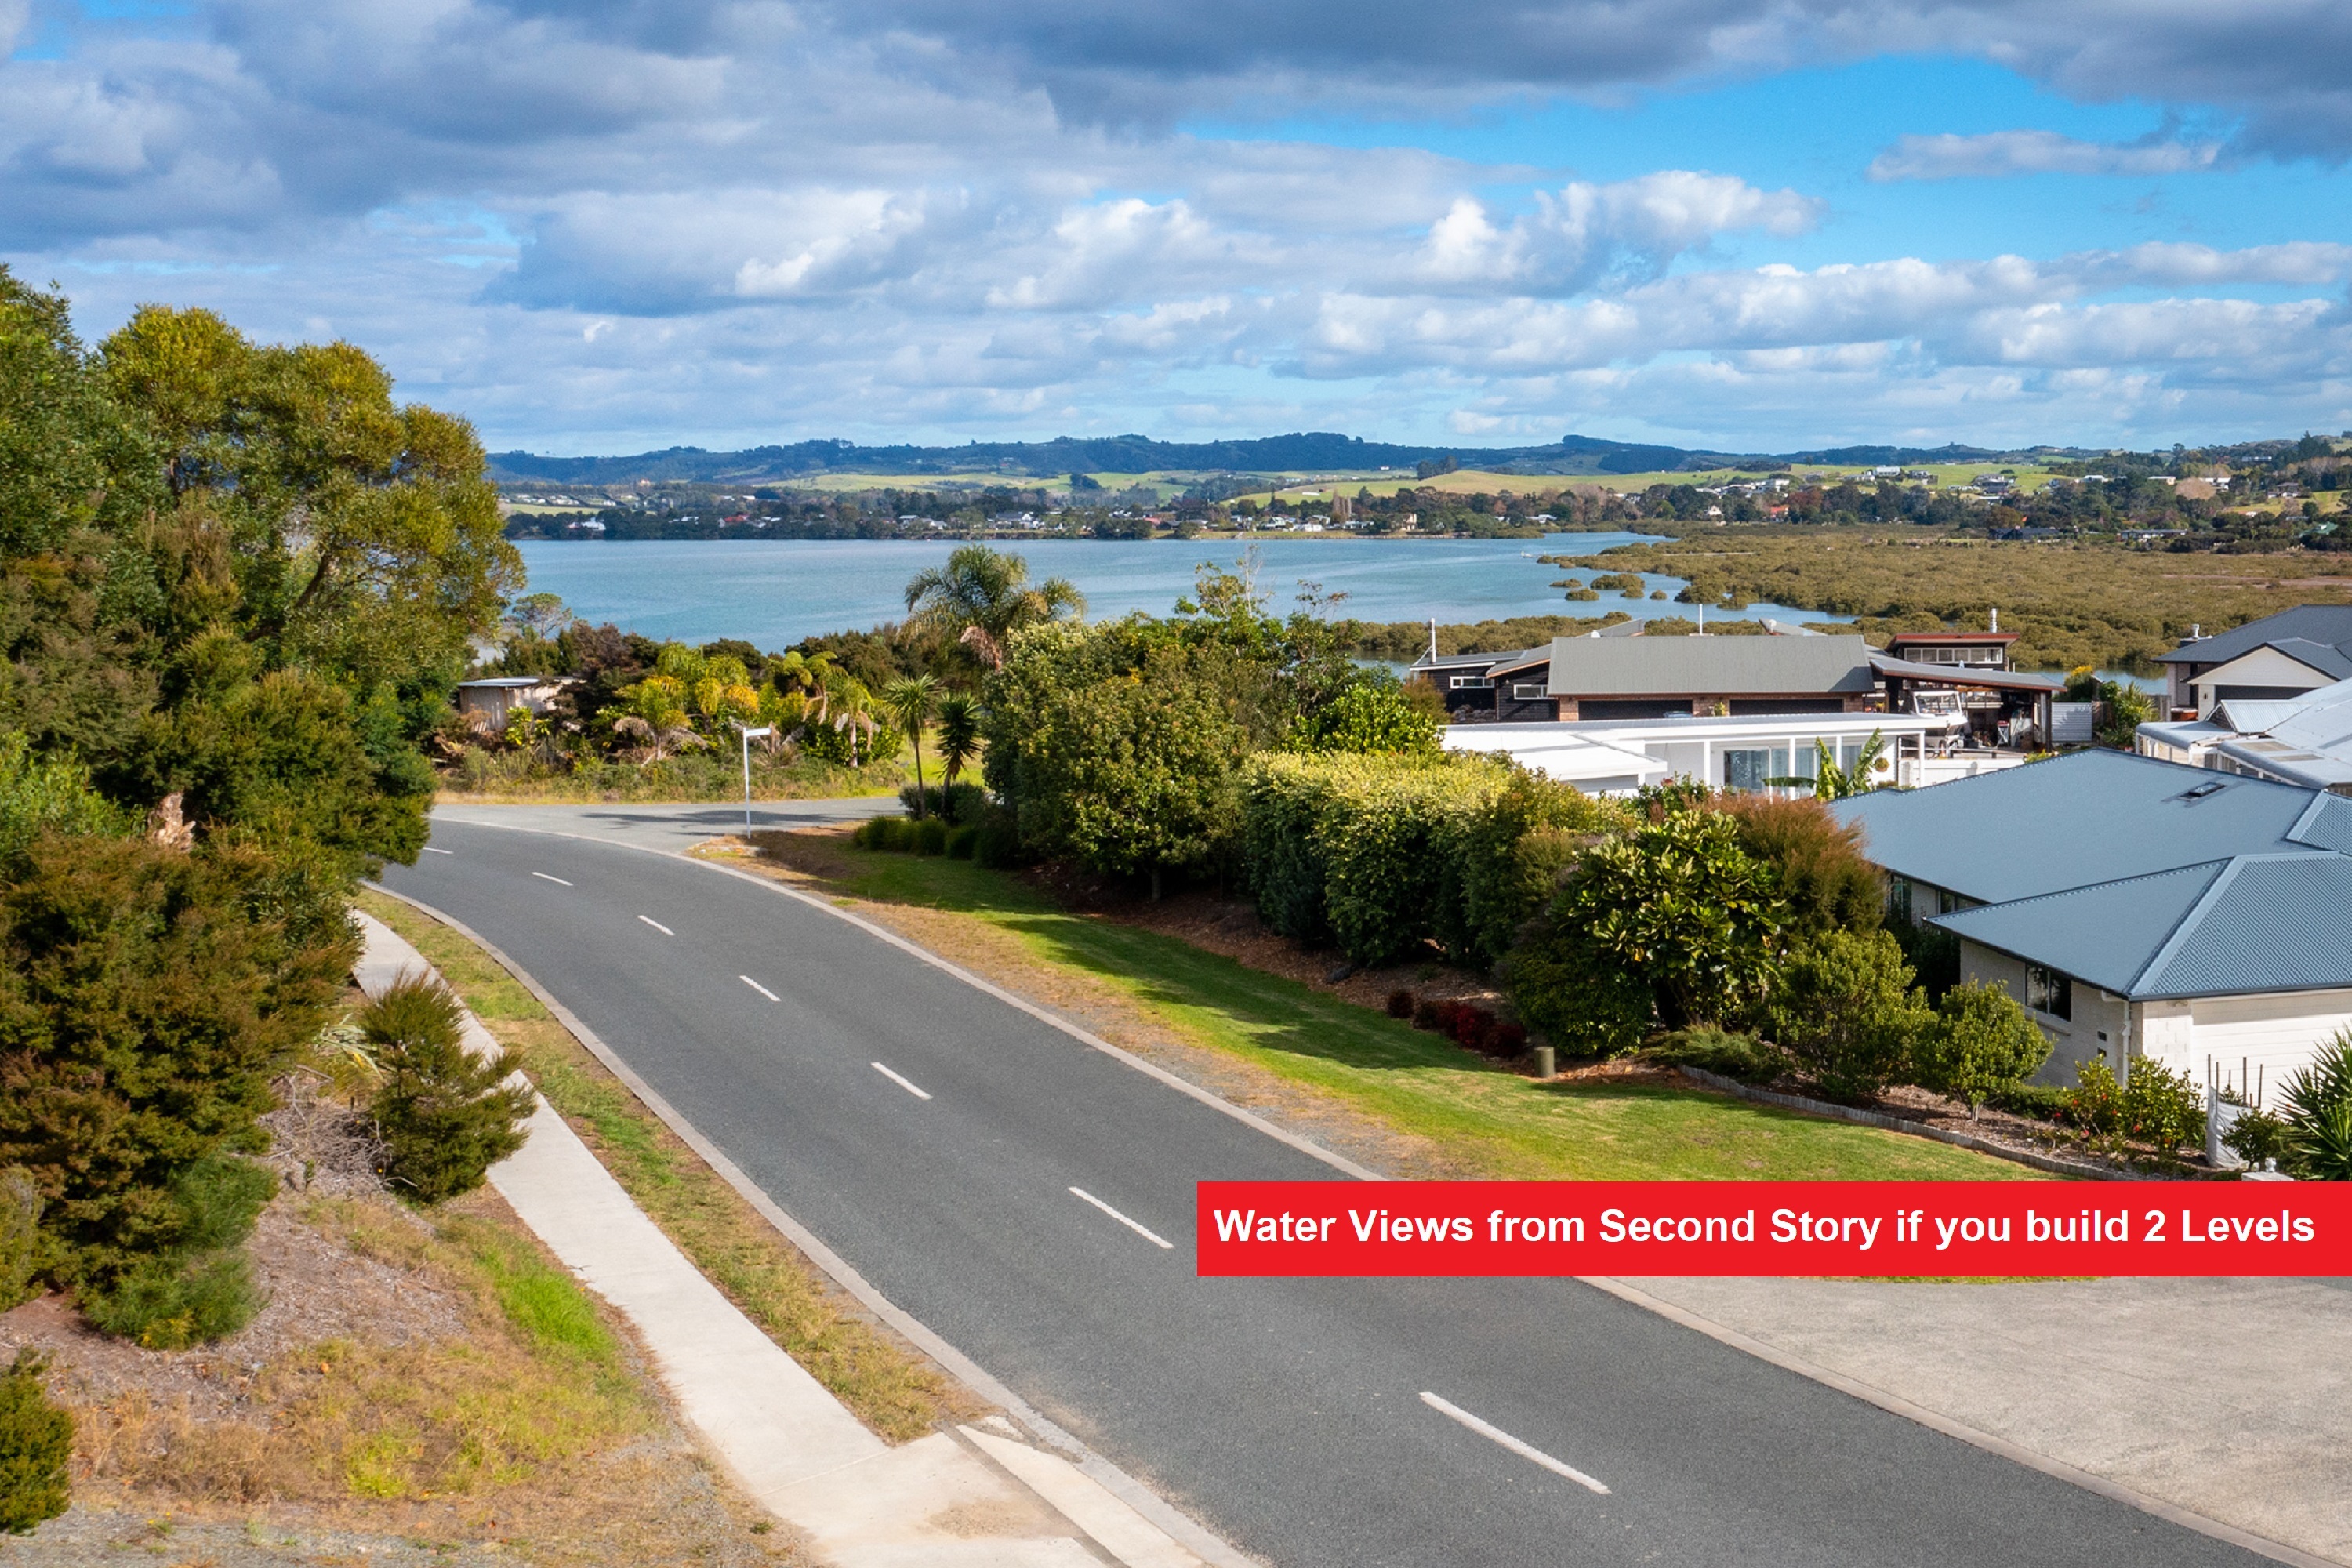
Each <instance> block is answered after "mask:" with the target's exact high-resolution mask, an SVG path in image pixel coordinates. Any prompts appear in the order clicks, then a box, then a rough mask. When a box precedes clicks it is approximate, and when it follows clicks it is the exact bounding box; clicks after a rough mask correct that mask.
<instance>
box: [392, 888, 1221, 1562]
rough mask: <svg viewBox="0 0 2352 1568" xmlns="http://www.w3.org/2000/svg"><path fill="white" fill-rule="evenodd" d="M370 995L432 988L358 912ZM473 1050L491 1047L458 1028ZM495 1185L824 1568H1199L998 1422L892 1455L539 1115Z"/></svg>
mask: <svg viewBox="0 0 2352 1568" xmlns="http://www.w3.org/2000/svg"><path fill="white" fill-rule="evenodd" d="M354 915H355V918H356V919H357V920H358V921H359V922H360V925H361V927H362V931H364V932H365V935H366V949H365V952H364V955H363V956H362V959H361V961H360V963H359V964H358V966H357V967H356V968H355V969H354V971H353V978H354V979H355V980H356V981H357V982H358V983H359V985H360V988H361V989H362V990H363V991H365V992H367V993H368V994H370V995H374V994H378V993H380V992H381V991H383V989H384V988H385V987H386V986H388V985H390V984H393V983H394V981H396V980H397V979H399V977H400V976H401V975H403V974H404V973H432V967H431V965H429V964H427V963H425V959H424V957H423V955H421V954H420V953H418V952H417V951H416V949H415V948H414V947H412V946H411V945H409V943H408V942H406V941H404V939H403V938H401V937H400V936H399V935H398V934H397V933H395V932H394V931H392V930H391V929H390V928H389V927H387V926H385V925H383V923H382V922H380V921H375V920H373V919H372V918H370V917H369V916H367V915H365V914H361V913H357V911H354ZM465 1028H466V1043H467V1047H469V1048H470V1049H473V1050H476V1051H478V1052H488V1051H495V1050H497V1049H498V1042H497V1041H496V1040H495V1039H494V1038H493V1037H491V1036H490V1034H489V1031H488V1030H487V1029H485V1028H483V1026H481V1024H480V1023H479V1022H478V1020H477V1019H476V1018H475V1017H474V1016H473V1015H472V1014H471V1013H470V1012H469V1013H467V1015H466V1017H465ZM529 1125H530V1141H529V1142H526V1143H525V1144H524V1145H523V1147H522V1148H521V1150H520V1152H517V1153H516V1154H515V1155H514V1156H513V1157H512V1158H510V1159H508V1160H505V1161H503V1162H501V1163H499V1164H498V1165H496V1166H494V1167H492V1168H491V1171H490V1176H489V1179H490V1184H491V1185H492V1186H494V1187H496V1188H497V1189H498V1191H499V1194H500V1195H501V1196H502V1197H504V1198H505V1199H506V1200H507V1203H508V1204H509V1206H511V1207H512V1208H513V1209H514V1211H515V1213H516V1215H519V1216H520V1218H521V1220H522V1222H523V1223H524V1224H525V1225H527V1226H530V1229H531V1230H532V1232H533V1233H534V1234H535V1235H537V1236H538V1237H540V1239H541V1241H543V1242H545V1243H546V1244H547V1247H548V1249H549V1250H550V1251H551V1252H553V1253H554V1254H555V1256H556V1257H557V1258H560V1259H562V1262H563V1263H564V1264H565V1265H566V1266H567V1267H568V1268H571V1269H572V1271H573V1272H574V1273H575V1274H577V1275H578V1276H579V1277H580V1279H581V1280H582V1281H583V1283H585V1284H586V1285H587V1286H588V1287H589V1288H590V1289H593V1290H594V1291H595V1292H596V1293H597V1294H598V1295H600V1296H603V1297H604V1299H605V1300H607V1301H609V1302H611V1303H612V1304H613V1306H614V1309H615V1310H618V1311H619V1312H621V1313H622V1314H623V1315H624V1316H625V1317H626V1318H627V1319H628V1320H629V1321H630V1323H631V1325H632V1326H633V1327H634V1328H635V1331H636V1333H637V1337H638V1340H639V1342H641V1343H643V1344H644V1345H645V1347H646V1351H647V1352H649V1353H650V1354H651V1355H652V1357H653V1360H654V1363H655V1366H656V1369H657V1371H658V1373H659V1374H660V1376H661V1379H662V1382H663V1384H665V1385H666V1386H667V1388H668V1389H669V1391H670V1393H671V1394H672V1396H673V1397H675V1398H676V1399H677V1404H678V1407H679V1409H680V1411H681V1412H682V1413H683V1414H684V1415H685V1416H686V1419H687V1420H688V1422H690V1423H691V1424H692V1425H693V1426H694V1427H695V1428H696V1429H697V1430H698V1431H699V1432H700V1433H701V1435H702V1436H703V1438H704V1440H705V1441H706V1442H708V1443H709V1446H710V1448H711V1450H712V1451H713V1452H714V1453H715V1454H716V1455H717V1456H718V1457H719V1459H720V1460H721V1461H722V1462H723V1463H724V1464H725V1465H726V1466H727V1468H729V1469H730V1470H731V1471H732V1472H733V1473H734V1475H735V1477H736V1479H738V1480H739V1481H740V1482H741V1483H742V1486H743V1488H744V1489H745V1490H746V1491H748V1492H749V1493H750V1494H751V1496H752V1497H753V1498H755V1499H756V1500H758V1501H759V1502H760V1503H761V1504H762V1505H763V1506H764V1507H766V1508H768V1509H769V1510H772V1512H774V1513H775V1514H776V1516H777V1517H778V1518H780V1519H782V1520H784V1521H786V1522H788V1523H790V1524H792V1525H793V1526H795V1527H797V1528H798V1529H799V1530H800V1531H802V1532H803V1535H805V1536H806V1537H807V1538H808V1540H809V1542H810V1543H811V1545H812V1546H813V1547H814V1550H815V1552H816V1553H817V1554H818V1556H819V1557H821V1558H822V1559H823V1560H824V1561H825V1562H826V1563H832V1564H834V1565H835V1568H919V1565H925V1564H938V1565H940V1568H1086V1565H1093V1568H1098V1565H1099V1564H1100V1563H1103V1562H1105V1561H1106V1560H1108V1561H1111V1562H1117V1563H1126V1564H1129V1568H1202V1565H1201V1559H1199V1558H1198V1557H1196V1556H1194V1555H1193V1554H1192V1552H1189V1551H1187V1550H1186V1549H1185V1548H1184V1547H1182V1546H1181V1545H1180V1544H1179V1543H1178V1542H1176V1541H1175V1540H1174V1539H1172V1538H1171V1537H1170V1536H1169V1535H1167V1534H1166V1533H1165V1532H1164V1531H1161V1530H1160V1529H1159V1527H1158V1526H1156V1525H1154V1524H1152V1523H1151V1522H1150V1521H1148V1520H1146V1519H1145V1518H1144V1517H1143V1516H1142V1515H1141V1514H1139V1513H1138V1512H1137V1511H1136V1510H1134V1509H1133V1508H1130V1507H1129V1505H1128V1504H1127V1503H1125V1502H1124V1501H1122V1500H1119V1499H1118V1498H1117V1497H1115V1496H1113V1495H1112V1494H1111V1493H1110V1492H1109V1491H1108V1490H1107V1489H1104V1488H1103V1487H1102V1486H1101V1485H1100V1484H1099V1483H1097V1481H1095V1480H1094V1479H1092V1478H1090V1477H1088V1476H1087V1475H1085V1474H1084V1473H1082V1472H1081V1471H1080V1470H1079V1469H1078V1468H1076V1466H1075V1465H1073V1464H1071V1463H1070V1462H1069V1461H1068V1460H1067V1459H1066V1458H1062V1457H1061V1456H1060V1455H1058V1454H1055V1453H1051V1452H1049V1451H1047V1450H1046V1449H1045V1448H1043V1447H1037V1446H1035V1445H1034V1444H1033V1443H1031V1442H1029V1441H1027V1440H1026V1438H1025V1436H1024V1434H1023V1433H1022V1432H1021V1431H1020V1429H1019V1428H1018V1427H1016V1426H1013V1424H1012V1423H1011V1422H1010V1421H1008V1420H1005V1419H1004V1418H1003V1417H1002V1416H991V1417H989V1418H988V1420H987V1421H985V1422H983V1423H981V1424H979V1425H977V1426H961V1427H958V1428H956V1429H955V1430H954V1431H953V1432H934V1433H932V1434H931V1435H930V1436H926V1437H921V1438H918V1439H917V1440H916V1441H914V1442H911V1443H908V1444H906V1445H904V1446H903V1447H898V1448H892V1447H887V1445H885V1444H884V1443H883V1441H882V1440H881V1439H880V1438H878V1437H877V1436H874V1434H872V1433H871V1432H869V1431H867V1430H866V1427H865V1426H863V1425H861V1424H860V1423H859V1422H858V1420H857V1419H856V1417H855V1416H853V1415H850V1413H849V1412H848V1410H846V1409H845V1408H844V1407H843V1405H841V1403H840V1402H839V1401H838V1400H836V1399H835V1398H834V1396H833V1395H832V1394H829V1393H827V1392H826V1391H825V1389H824V1386H823V1385H822V1384H819V1383H818V1382H817V1381H816V1379H814V1377H812V1376H810V1375H809V1373H807V1372H806V1371H804V1370H803V1368H802V1367H801V1365H800V1363H797V1362H795V1361H793V1359H792V1358H791V1357H790V1356H788V1355H786V1354H785V1353H784V1352H783V1351H782V1349H780V1348H779V1347H778V1346H777V1345H776V1343H775V1342H773V1341H772V1340H770V1339H769V1338H768V1337H767V1336H766V1335H765V1334H763V1333H761V1331H760V1330H759V1329H758V1328H757V1327H756V1326H755V1325H753V1323H752V1322H751V1320H750V1319H748V1318H746V1317H744V1316H743V1314H742V1313H741V1312H740V1311H739V1310H737V1309H736V1307H735V1305H734V1303H732V1302H730V1301H729V1300H727V1298H726V1297H725V1296H723V1295H721V1294H720V1293H719V1290H718V1289H717V1288H716V1287H715V1286H713V1285H712V1284H711V1283H710V1282H709V1280H708V1279H704V1278H703V1277H702V1275H701V1273H700V1272H699V1271H698V1269H696V1268H695V1267H694V1265H693V1264H692V1263H690V1262H689V1261H688V1259H687V1258H686V1256H685V1254H683V1253H681V1252H680V1251H678V1249H677V1247H676V1246H674V1245H673V1244H672V1243H671V1242H670V1240H669V1238H668V1237H666V1236H664V1235H663V1234H662V1233H661V1231H660V1229H659V1228H658V1227H657V1226H655V1225H654V1223H653V1221H651V1220H650V1219H648V1218H646V1215H645V1214H644V1212H643V1211H642V1210H640V1209H639V1208H638V1207H637V1206H636V1205H635V1203H634V1202H632V1201H631V1199H630V1198H629V1195H628V1194H627V1193H625V1192H624V1191H623V1190H622V1188H621V1185H620V1184H619V1183H618V1182H616V1181H614V1179H613V1177H612V1175H611V1173H608V1172H607V1171H606V1170H605V1169H604V1166H603V1165H601V1164H600V1163H597V1160H596V1157H595V1156H594V1155H593V1154H592V1153H591V1152H589V1151H588V1148H587V1146H586V1145H585V1144H584V1143H583V1142H581V1141H580V1139H579V1137H578V1135H576V1134H575V1133H574V1132H573V1131H572V1129H571V1127H570V1126H569V1125H567V1124H566V1123H565V1122H564V1121H563V1119H562V1117H560V1116H558V1115H557V1114H556V1113H555V1112H554V1110H551V1108H550V1107H549V1106H548V1105H547V1103H546V1102H545V1101H544V1100H541V1101H540V1103H539V1107H538V1110H537V1111H536V1112H535V1113H534V1114H533V1115H532V1117H531V1119H530V1124H529Z"/></svg>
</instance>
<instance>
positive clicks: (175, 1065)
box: [0, 838, 357, 1295]
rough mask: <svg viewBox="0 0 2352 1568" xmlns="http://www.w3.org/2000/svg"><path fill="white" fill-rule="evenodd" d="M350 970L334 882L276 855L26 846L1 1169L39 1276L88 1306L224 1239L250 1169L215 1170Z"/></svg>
mask: <svg viewBox="0 0 2352 1568" xmlns="http://www.w3.org/2000/svg"><path fill="white" fill-rule="evenodd" d="M356 956H357V944H356V942H354V940H353V938H352V931H351V929H350V927H349V925H348V924H347V923H346V921H345V918H344V915H343V912H342V909H341V903H340V901H339V900H338V899H337V898H336V897H335V883H334V880H333V879H332V878H331V876H328V875H326V874H324V873H322V872H321V871H320V870H319V869H318V868H316V867H312V866H307V865H305V864H303V863H302V862H300V861H299V860H296V859H293V858H290V857H286V856H280V857H270V856H265V855H262V854H259V853H257V852H256V851H253V850H250V849H246V848H242V847H237V846H236V845H234V844H231V843H222V842H218V841H215V845H214V846H212V847H206V848H205V849H203V850H200V851H199V852H198V853H196V854H194V855H189V854H184V853H177V852H174V851H172V850H169V849H164V848H160V847H156V846H154V845H151V844H148V843H146V842H144V841H143V840H138V839H128V840H125V839H87V838H86V839H50V838H45V839H42V840H38V841H37V842H36V843H35V844H34V846H33V847H32V848H31V849H30V851H29V852H28V855H27V858H26V870H25V872H24V874H23V875H22V876H21V877H20V878H19V879H17V880H16V881H15V882H14V883H12V884H9V885H7V886H6V887H5V888H0V1166H6V1165H18V1166H22V1167H23V1168H25V1169H26V1171H27V1172H29V1173H31V1175H32V1178H33V1180H34V1182H35V1183H36V1184H37V1186H38V1187H39V1189H40V1194H41V1197H42V1199H43V1200H44V1204H45V1205H46V1206H45V1207H44V1210H43V1212H42V1215H41V1233H42V1237H43V1251H44V1258H43V1261H42V1265H41V1267H42V1268H43V1271H44V1272H45V1273H46V1274H47V1276H48V1277H49V1278H50V1279H52V1280H54V1281H55V1282H56V1283H58V1284H60V1285H74V1286H80V1287H83V1288H85V1289H88V1290H89V1291H92V1292H96V1293H98V1294H101V1295H102V1294H104V1293H105V1292H107V1291H108V1290H109V1289H110V1288H111V1287H112V1286H113V1285H114V1284H115V1283H116V1281H117V1280H118V1279H120V1278H121V1277H122V1276H124V1275H126V1274H128V1273H130V1272H131V1271H134V1270H136V1271H137V1272H138V1273H139V1274H140V1277H141V1279H142V1280H152V1279H155V1278H157V1277H159V1274H160V1273H168V1272H170V1271H171V1269H173V1268H177V1266H178V1265H180V1264H182V1263H184V1262H186V1261H188V1260H190V1259H191V1258H195V1257H196V1256H197V1255H200V1254H202V1253H204V1252H205V1251H207V1250H215V1249H218V1248H220V1247H229V1246H233V1245H234V1244H235V1242H236V1240H237V1239H238V1238H240V1237H242V1235H243V1232H244V1227H245V1226H246V1225H247V1224H249V1223H250V1220H251V1215H252V1212H253V1209H254V1208H255V1207H257V1199H256V1198H255V1197H254V1196H253V1194H252V1190H251V1187H250V1184H247V1182H246V1180H245V1178H243V1177H241V1176H239V1175H238V1174H237V1173H238V1172H240V1171H249V1170H250V1167H246V1166H243V1165H241V1164H239V1163H237V1162H236V1161H234V1160H228V1159H226V1158H224V1157H225V1156H227V1155H231V1154H233V1153H235V1152H238V1151H244V1150H250V1149H254V1148H257V1147H258V1146H259V1144H260V1142H261V1134H260V1132H259V1131H258V1129H257V1125H256V1120H255V1119H256V1118H257V1117H258V1116H259V1115H260V1114H261V1113H262V1112H263V1111H265V1110H268V1109H269V1107H270V1103H271V1100H270V1090H269V1081H270V1079H271V1078H272V1077H273V1076H275V1075H276V1073H277V1072H278V1071H279V1070H280V1068H282V1066H283V1064H284V1063H285V1062H286V1061H287V1060H288V1059H289V1058H291V1057H292V1055H293V1054H294V1052H295V1051H297V1050H298V1049H299V1047H301V1046H302V1045H303V1044H304V1043H306V1042H307V1041H308V1040H309V1039H310V1038H311V1037H313V1036H315V1035H316V1034H317V1033H318V1030H319V1028H320V1025H321V1024H322V1023H323V1022H324V1015H325V1006H326V1004H327V1003H328V1002H329V1001H330V1000H331V998H332V996H333V994H334V989H335V986H336V985H337V984H338V983H339V981H340V980H341V976H342V975H343V974H344V973H346V972H347V971H348V970H349V969H350V966H351V964H352V961H353V959H354V958H356ZM240 1194H243V1195H240ZM266 1194H267V1187H266V1184H265V1185H264V1186H263V1188H262V1193H261V1195H264V1196H266Z"/></svg>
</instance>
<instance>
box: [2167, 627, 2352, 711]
mask: <svg viewBox="0 0 2352 1568" xmlns="http://www.w3.org/2000/svg"><path fill="white" fill-rule="evenodd" d="M2157 662H2158V664H2161V665H2163V666H2164V667H2165V668H2166V669H2168V671H2169V672H2170V674H2171V677H2172V682H2171V692H2170V702H2169V704H2168V708H2169V713H2168V716H2173V715H2183V714H2185V715H2188V716H2190V717H2194V718H2198V719H2203V718H2207V717H2209V716H2210V714H2211V713H2212V711H2213V705H2214V704H2215V703H2217V702H2227V701H2230V700H2232V699H2237V700H2255V701H2269V700H2278V699H2282V698H2290V697H2300V696H2301V695H2302V694H2303V693H2305V692H2306V691H2310V690H2313V689H2316V688H2318V687H2322V686H2327V685H2331V684H2333V683H2334V682H2336V681H2338V680H2343V679H2347V678H2352V605H2296V606H2295V607H2294V609H2291V610H2281V611H2280V612H2279V613H2278V614H2277V615H2274V616H2263V618H2262V619H2261V620H2259V621H2248V622H2247V623H2246V624H2245V625H2244V626H2238V627H2235V628H2233V629H2232V630H2230V631H2226V632H2223V633H2221V635H2220V636H2218V637H2190V638H2189V640H2188V641H2186V642H2184V643H2182V644H2181V645H2180V646H2179V647H2177V648H2174V649H2173V650H2172V651H2171V652H2170V653H2168V654H2165V655H2163V656H2162V657H2161V658H2158V660H2157Z"/></svg>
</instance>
